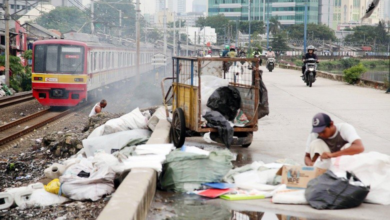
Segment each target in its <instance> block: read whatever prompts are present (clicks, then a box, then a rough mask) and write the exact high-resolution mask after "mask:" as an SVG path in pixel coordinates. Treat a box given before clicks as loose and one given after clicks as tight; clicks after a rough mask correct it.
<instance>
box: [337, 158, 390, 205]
mask: <svg viewBox="0 0 390 220" xmlns="http://www.w3.org/2000/svg"><path fill="white" fill-rule="evenodd" d="M329 169H330V170H331V171H332V172H334V173H340V172H345V171H349V172H352V173H354V174H355V175H356V176H357V177H358V178H359V179H360V180H361V181H362V182H363V183H364V184H365V185H369V186H370V187H371V189H370V192H369V193H368V195H367V197H366V200H365V202H369V203H377V204H382V205H390V156H388V155H386V154H382V153H379V152H369V153H362V154H357V155H353V156H341V157H337V158H332V160H331V166H330V168H329Z"/></svg>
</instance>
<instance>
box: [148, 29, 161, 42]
mask: <svg viewBox="0 0 390 220" xmlns="http://www.w3.org/2000/svg"><path fill="white" fill-rule="evenodd" d="M146 35H147V39H148V41H149V42H151V43H153V42H156V41H157V40H161V39H162V38H163V35H162V33H160V31H159V30H158V29H156V28H154V29H152V30H148V31H147V32H146Z"/></svg>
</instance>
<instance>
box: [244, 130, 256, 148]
mask: <svg viewBox="0 0 390 220" xmlns="http://www.w3.org/2000/svg"><path fill="white" fill-rule="evenodd" d="M252 141H253V132H248V133H247V141H246V144H243V145H241V147H242V148H248V147H249V146H251V144H252ZM248 142H249V143H248Z"/></svg>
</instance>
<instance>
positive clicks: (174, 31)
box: [173, 12, 177, 56]
mask: <svg viewBox="0 0 390 220" xmlns="http://www.w3.org/2000/svg"><path fill="white" fill-rule="evenodd" d="M175 17H176V16H175V12H173V55H174V56H176V55H177V54H176V19H175Z"/></svg>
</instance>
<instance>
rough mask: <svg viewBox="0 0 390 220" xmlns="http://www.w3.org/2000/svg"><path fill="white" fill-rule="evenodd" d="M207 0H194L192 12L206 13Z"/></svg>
mask: <svg viewBox="0 0 390 220" xmlns="http://www.w3.org/2000/svg"><path fill="white" fill-rule="evenodd" d="M207 2H208V1H207V0H194V1H192V12H198V13H205V12H207Z"/></svg>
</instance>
